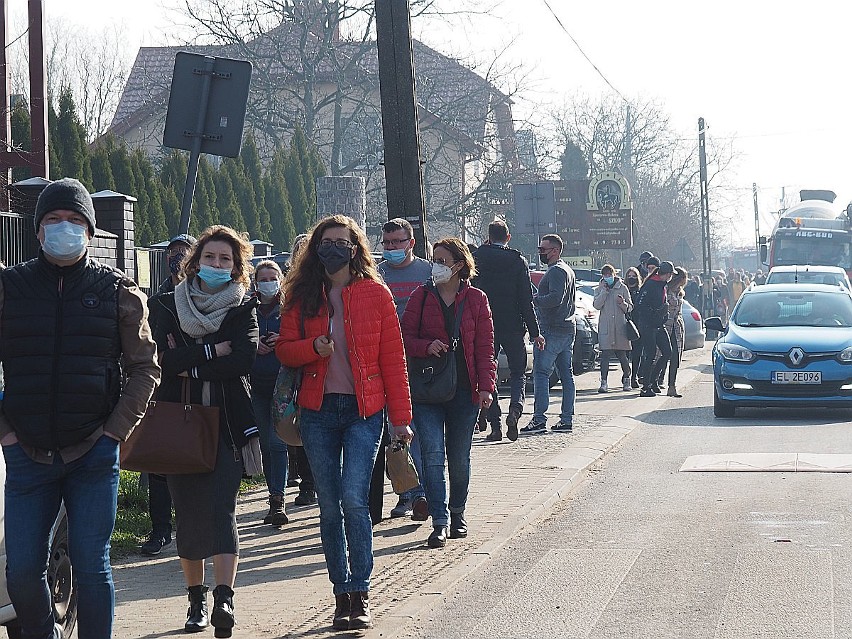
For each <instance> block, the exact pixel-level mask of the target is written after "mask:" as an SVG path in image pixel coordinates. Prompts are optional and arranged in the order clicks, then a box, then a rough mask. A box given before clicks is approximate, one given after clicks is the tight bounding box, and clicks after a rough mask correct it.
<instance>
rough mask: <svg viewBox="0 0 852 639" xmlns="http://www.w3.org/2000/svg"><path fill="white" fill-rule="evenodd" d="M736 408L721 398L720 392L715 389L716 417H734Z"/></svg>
mask: <svg viewBox="0 0 852 639" xmlns="http://www.w3.org/2000/svg"><path fill="white" fill-rule="evenodd" d="M735 412H736V408H735V407H734V406H733V404H731V402H726V401H725V400H723V399H721V398H720V397H719V391H717V390H716V389H715V388H714V389H713V415H715V416H716V417H733V416H734V413H735Z"/></svg>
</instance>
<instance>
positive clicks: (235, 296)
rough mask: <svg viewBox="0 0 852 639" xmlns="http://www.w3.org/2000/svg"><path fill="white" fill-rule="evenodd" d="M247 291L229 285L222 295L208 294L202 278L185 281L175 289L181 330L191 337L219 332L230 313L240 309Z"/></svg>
mask: <svg viewBox="0 0 852 639" xmlns="http://www.w3.org/2000/svg"><path fill="white" fill-rule="evenodd" d="M245 294H246V288H245V286H243V285H242V284H238V283H237V282H229V283H228V285H227V286H226V287H225V288H223V289H222V290H221V291H217V292H215V293H206V292H204V291H202V290H201V287H200V286H199V285H198V278H197V277H193V278H191V279H187V280H183V281H182V282H180V284H178V285H177V286H176V287H175V308H176V309H177V314H178V322H180V328H181V330H182V331H183V332H184V333H186V334H187V335H189V336H190V337H201V336H203V335H209V334H210V333H215V332H216V331H218V330H219V327H220V326H221V325H222V320H224V319H225V315H227V314H228V311H229V310H231V309H232V308H234V307H235V306H239V305H240V304H241V303H242V301H243V297H244V296H245Z"/></svg>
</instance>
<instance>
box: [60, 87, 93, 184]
mask: <svg viewBox="0 0 852 639" xmlns="http://www.w3.org/2000/svg"><path fill="white" fill-rule="evenodd" d="M56 133H57V137H55V138H51V139H52V140H55V141H58V142H60V143H59V144H58V145H57V146H58V148H57V155H58V157H59V165H60V167H61V174H62V177H65V176H67V177H73V178H77V179H78V180H80V182H82V183H83V184H84V185H85V186H86V188H88V189H90V190H91V188H92V169H91V165H90V163H89V153H88V146H87V145H86V130H85V127H83V124H82V123H81V122H80V118H79V117H78V116H77V110H76V107H75V106H74V97H73V96H72V94H71V89H70V88H68V87H66V88H64V89H63V90H62V92H61V93H60V94H59V113H58V114H57V119H56ZM51 174H53V172H52V171H51Z"/></svg>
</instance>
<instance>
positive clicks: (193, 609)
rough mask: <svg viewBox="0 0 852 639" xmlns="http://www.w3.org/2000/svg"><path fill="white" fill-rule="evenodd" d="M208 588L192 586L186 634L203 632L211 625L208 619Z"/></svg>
mask: <svg viewBox="0 0 852 639" xmlns="http://www.w3.org/2000/svg"><path fill="white" fill-rule="evenodd" d="M207 590H208V588H207V586H190V587H189V588H187V589H186V591H187V592H188V593H189V609H188V610H187V611H186V623H185V624H184V626H183V630H184V632H201V631H202V630H204V629H205V628H207V626H208V625H209V623H210V622H209V620H208V618H207Z"/></svg>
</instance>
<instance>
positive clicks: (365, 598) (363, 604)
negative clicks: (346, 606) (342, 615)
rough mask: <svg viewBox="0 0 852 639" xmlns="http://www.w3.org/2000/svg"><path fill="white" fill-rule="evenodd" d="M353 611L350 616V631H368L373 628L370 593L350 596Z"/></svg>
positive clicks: (351, 594) (356, 593) (355, 593)
mask: <svg viewBox="0 0 852 639" xmlns="http://www.w3.org/2000/svg"><path fill="white" fill-rule="evenodd" d="M349 600H350V601H351V602H352V609H351V612H350V614H349V630H366V629H367V628H372V627H373V617H372V616H371V615H370V593H368V592H352V593H350V594H349Z"/></svg>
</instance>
